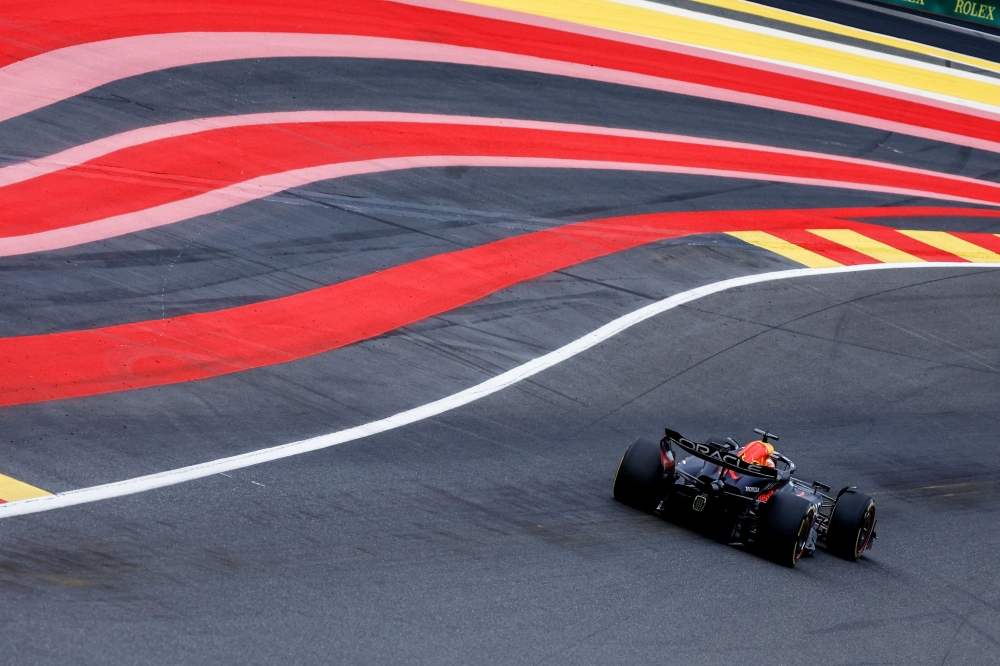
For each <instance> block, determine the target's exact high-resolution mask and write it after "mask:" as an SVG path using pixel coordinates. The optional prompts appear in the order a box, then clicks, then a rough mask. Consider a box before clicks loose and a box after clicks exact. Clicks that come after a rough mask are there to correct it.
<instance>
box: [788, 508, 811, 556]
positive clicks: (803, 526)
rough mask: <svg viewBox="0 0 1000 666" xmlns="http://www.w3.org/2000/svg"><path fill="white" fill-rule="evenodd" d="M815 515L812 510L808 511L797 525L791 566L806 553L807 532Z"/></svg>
mask: <svg viewBox="0 0 1000 666" xmlns="http://www.w3.org/2000/svg"><path fill="white" fill-rule="evenodd" d="M814 518H815V515H814V514H813V511H812V509H810V510H809V513H807V514H806V515H805V516H803V518H802V522H801V523H800V524H799V535H798V538H797V539H796V540H795V552H794V553H793V558H792V564H793V565H794V564H795V563H796V562H798V561H799V560H800V559H801V558H802V554H803V553H805V552H806V543H807V542H808V541H809V532H811V531H812V527H813V519H814Z"/></svg>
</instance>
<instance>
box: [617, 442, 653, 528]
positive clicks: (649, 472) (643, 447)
mask: <svg viewBox="0 0 1000 666" xmlns="http://www.w3.org/2000/svg"><path fill="white" fill-rule="evenodd" d="M663 488H664V484H663V464H662V463H661V462H660V444H659V442H654V441H653V440H651V439H645V438H644V437H640V438H639V439H636V440H634V441H633V442H632V443H631V444H629V447H628V448H627V449H626V450H625V455H623V456H622V460H621V462H620V463H618V471H617V472H616V473H615V499H616V500H618V501H619V502H622V503H623V504H628V505H629V506H633V507H635V508H637V509H640V510H642V511H652V510H653V509H655V508H656V505H657V504H659V503H660V500H661V499H663Z"/></svg>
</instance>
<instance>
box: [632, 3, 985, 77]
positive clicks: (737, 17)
mask: <svg viewBox="0 0 1000 666" xmlns="http://www.w3.org/2000/svg"><path fill="white" fill-rule="evenodd" d="M652 2H655V3H657V4H661V5H668V6H670V7H678V8H681V9H687V10H691V11H696V12H699V13H702V14H708V15H710V16H718V17H720V18H726V19H730V20H734V21H739V22H740V23H747V24H750V25H757V26H761V27H764V28H772V29H774V30H781V31H783V32H789V33H792V34H796V35H801V36H803V37H810V38H812V39H821V40H823V41H827V42H833V43H835V44H843V45H845V46H853V47H855V48H860V49H865V50H867V51H875V52H877V53H885V54H887V55H892V56H897V57H900V58H907V59H908V60H915V61H917V62H924V63H928V64H931V65H938V66H941V67H950V68H953V69H958V70H961V71H965V72H972V73H974V74H980V75H982V76H989V77H993V78H998V77H1000V72H995V71H993V70H988V69H982V68H981V67H974V66H972V65H967V64H965V63H962V62H955V61H954V60H951V59H946V58H941V57H937V56H932V55H926V54H924V53H919V52H917V51H911V50H908V49H904V48H898V47H894V46H887V45H885V44H879V43H876V42H872V41H868V40H865V39H861V38H857V37H849V36H847V35H841V34H838V33H836V32H828V31H825V30H820V29H817V28H810V27H806V26H803V25H798V24H795V23H790V22H785V21H780V20H777V19H772V18H768V17H765V16H760V15H758V14H754V13H751V12H749V11H747V12H741V11H735V10H732V9H727V8H724V7H716V6H714V5H710V4H705V3H702V2H697V0H652ZM760 4H765V5H766V4H768V3H767V2H763V3H760ZM820 4H822V3H820ZM812 12H815V10H807V11H802V10H801V8H800V9H799V11H797V12H796V13H798V14H800V15H809V14H810V13H812ZM858 27H859V28H861V29H862V30H868V31H872V28H871V27H870V26H869V25H865V24H862V25H860V26H858ZM952 50H954V49H952ZM958 53H961V51H958Z"/></svg>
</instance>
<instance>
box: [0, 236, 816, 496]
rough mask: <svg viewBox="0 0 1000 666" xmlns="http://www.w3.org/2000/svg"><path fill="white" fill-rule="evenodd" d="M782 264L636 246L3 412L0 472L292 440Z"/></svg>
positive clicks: (696, 248)
mask: <svg viewBox="0 0 1000 666" xmlns="http://www.w3.org/2000/svg"><path fill="white" fill-rule="evenodd" d="M793 267H795V268H797V267H799V266H798V264H795V263H793V262H791V261H788V260H785V259H782V258H780V257H778V256H776V255H774V254H772V253H770V252H766V251H764V250H760V249H759V248H755V247H752V246H749V245H746V244H744V243H742V242H740V241H738V240H736V239H734V238H732V237H729V236H725V235H706V236H701V237H699V238H697V239H695V240H694V241H692V240H675V241H668V242H664V243H657V244H652V245H647V246H643V247H639V248H634V249H632V250H627V251H624V252H621V253H618V254H615V255H610V256H607V257H602V258H599V259H595V260H593V261H590V262H586V263H584V264H581V265H578V266H574V267H572V268H569V269H566V270H564V271H558V272H556V273H553V274H550V275H548V276H545V277H542V278H540V279H537V280H532V281H529V282H525V283H522V284H519V285H516V286H514V287H512V288H509V289H505V290H502V291H499V292H497V293H495V294H492V295H490V296H488V297H486V298H484V299H481V300H479V301H477V302H475V303H473V304H470V305H468V306H465V307H463V308H459V309H457V310H454V311H452V312H448V313H445V314H443V315H440V316H437V317H432V318H429V319H427V320H424V321H422V322H419V323H417V324H415V325H413V326H409V327H405V328H402V329H399V330H397V331H394V332H392V333H390V334H388V335H384V336H380V337H378V338H374V339H371V340H366V341H363V342H361V343H358V344H354V345H350V346H348V347H344V348H341V349H336V350H333V351H331V352H328V353H324V354H319V355H317V356H311V357H308V358H304V359H300V360H297V361H292V362H290V363H284V364H280V365H274V366H269V367H265V368H259V369H254V370H249V371H246V372H240V373H235V374H230V375H224V376H220V377H215V378H211V379H207V380H202V381H196V382H187V383H181V384H174V385H169V386H161V387H155V388H149V389H141V390H135V391H126V392H120V393H112V394H106V395H98V396H90V397H84V398H75V399H72V400H60V401H54V402H46V403H37V404H28V405H19V406H13V407H5V408H4V409H3V410H0V432H2V433H4V435H5V436H4V437H3V438H2V439H0V459H2V460H3V461H4V465H5V466H4V473H6V474H10V475H12V476H14V477H15V478H20V479H23V480H25V481H28V482H30V483H33V484H34V485H38V486H39V487H42V488H45V489H47V490H53V491H55V490H65V489H69V488H73V487H80V486H83V485H93V484H96V483H103V482H107V481H112V480H115V479H120V478H128V477H131V476H135V475H140V474H146V473H150V472H154V471H158V470H162V469H170V468H174V467H178V466H181V465H186V464H191V463H192V462H195V461H200V460H211V459H214V458H218V457H222V456H227V455H233V454H237V453H242V452H245V451H248V450H251V449H255V448H259V447H263V446H269V445H274V444H280V443H284V442H288V441H294V440H296V439H300V438H303V437H309V436H314V435H318V434H322V433H325V432H331V431H333V430H337V429H340V428H343V427H350V426H354V425H359V424H361V423H365V422H367V421H370V420H372V419H376V418H381V417H385V416H389V415H391V414H393V413H395V412H396V411H399V410H401V409H406V408H409V407H415V406H418V405H420V404H423V403H425V402H428V401H430V400H434V399H436V398H440V397H444V396H445V395H449V394H450V393H453V392H455V391H458V390H461V389H463V388H466V387H468V386H471V385H473V384H476V383H478V382H480V381H483V380H485V379H488V378H489V377H492V376H494V375H496V374H499V373H500V372H503V371H504V370H508V369H510V368H512V367H514V366H516V365H519V364H521V363H524V362H526V361H528V360H530V359H532V358H535V357H537V356H540V355H541V354H543V353H545V352H547V351H551V350H552V349H555V348H557V347H559V346H561V345H563V344H566V343H569V342H571V341H572V340H574V339H576V338H578V337H580V336H582V335H584V334H586V333H589V332H590V331H592V330H594V329H596V328H598V327H599V326H601V325H603V324H605V323H607V322H608V321H610V320H612V319H614V318H616V317H619V316H621V315H623V314H626V313H628V312H631V311H633V310H635V309H637V308H639V307H641V306H643V305H646V304H648V303H650V302H651V301H653V300H655V299H661V298H665V297H667V296H670V295H672V294H674V293H677V292H680V291H684V290H686V289H690V288H692V287H696V286H699V285H702V284H707V283H710V282H715V281H717V280H721V279H725V278H729V277H737V276H740V275H746V274H750V273H761V272H766V271H771V270H780V269H782V268H793ZM29 442H30V443H31V444H30V446H29V445H27V443H29ZM66 447H76V451H75V453H74V455H73V456H72V460H71V461H70V460H67V461H66V464H63V462H61V461H60V460H59V459H57V457H55V453H56V452H57V451H60V450H63V449H65V448H66Z"/></svg>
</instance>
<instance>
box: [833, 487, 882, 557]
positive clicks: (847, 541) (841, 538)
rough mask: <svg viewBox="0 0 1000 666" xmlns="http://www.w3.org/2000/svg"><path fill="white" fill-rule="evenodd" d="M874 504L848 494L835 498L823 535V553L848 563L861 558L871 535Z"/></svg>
mask: <svg viewBox="0 0 1000 666" xmlns="http://www.w3.org/2000/svg"><path fill="white" fill-rule="evenodd" d="M874 528H875V500H873V499H872V498H871V497H869V496H868V495H865V494H863V493H859V492H855V491H853V490H848V491H846V492H845V493H843V494H842V495H841V496H840V497H839V498H837V504H836V505H834V507H833V513H831V514H830V528H829V529H828V530H827V532H826V549H827V550H828V551H830V552H831V553H833V554H834V555H836V556H837V557H842V558H844V559H845V560H848V561H850V562H853V561H855V560H856V559H858V558H859V557H861V553H863V552H864V551H865V549H866V548H867V547H868V542H869V541H870V540H871V538H872V534H874Z"/></svg>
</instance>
